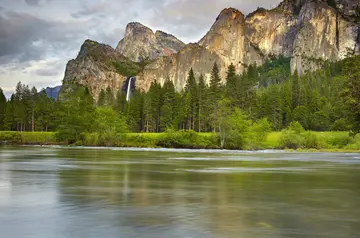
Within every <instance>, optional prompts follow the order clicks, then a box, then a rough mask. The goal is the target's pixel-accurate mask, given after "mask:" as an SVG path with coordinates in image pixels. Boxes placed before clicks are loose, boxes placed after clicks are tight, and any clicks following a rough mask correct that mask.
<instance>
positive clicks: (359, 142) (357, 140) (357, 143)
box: [345, 134, 360, 150]
mask: <svg viewBox="0 0 360 238" xmlns="http://www.w3.org/2000/svg"><path fill="white" fill-rule="evenodd" d="M345 149H349V150H360V134H357V135H356V136H355V137H354V140H353V142H352V143H351V144H348V145H347V146H346V147H345Z"/></svg>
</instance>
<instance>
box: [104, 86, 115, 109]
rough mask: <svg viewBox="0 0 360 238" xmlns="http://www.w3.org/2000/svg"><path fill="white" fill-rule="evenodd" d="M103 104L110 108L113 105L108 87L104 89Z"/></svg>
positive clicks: (112, 95) (111, 92) (112, 96)
mask: <svg viewBox="0 0 360 238" xmlns="http://www.w3.org/2000/svg"><path fill="white" fill-rule="evenodd" d="M105 104H106V106H109V107H112V106H114V105H115V97H114V93H113V91H112V89H111V88H110V87H107V88H106V93H105Z"/></svg>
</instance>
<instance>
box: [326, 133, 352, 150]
mask: <svg viewBox="0 0 360 238" xmlns="http://www.w3.org/2000/svg"><path fill="white" fill-rule="evenodd" d="M325 141H326V143H328V144H329V145H331V146H333V147H335V148H344V147H345V146H346V145H348V144H350V143H351V142H352V137H351V136H350V135H349V134H348V133H336V132H334V133H331V134H329V135H328V136H327V137H326V138H325Z"/></svg>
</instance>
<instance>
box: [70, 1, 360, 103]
mask: <svg viewBox="0 0 360 238" xmlns="http://www.w3.org/2000/svg"><path fill="white" fill-rule="evenodd" d="M359 9H360V7H359V3H358V1H354V0H333V1H328V0H327V1H326V0H320V1H314V0H285V1H283V2H281V3H280V4H279V5H278V6H277V7H276V8H273V9H270V10H267V9H264V8H258V9H257V10H255V11H254V12H252V13H250V14H248V15H247V16H245V15H244V14H243V13H242V12H240V11H239V10H237V9H235V8H225V9H223V10H222V11H221V12H220V14H219V15H218V16H217V17H216V20H215V22H214V24H213V25H212V26H211V28H210V30H209V31H208V32H207V33H206V34H205V36H204V37H202V38H201V39H200V40H199V41H198V42H197V43H190V44H187V45H185V44H184V43H183V42H181V41H180V40H178V39H177V38H176V37H175V36H173V35H171V34H168V33H165V32H162V31H156V32H155V33H154V32H153V30H151V29H150V28H148V27H146V26H144V25H142V24H141V23H135V22H132V23H129V24H128V25H127V27H126V32H125V35H124V38H123V39H122V40H120V42H119V44H118V46H117V47H116V49H113V48H111V47H110V48H111V50H110V49H109V48H108V47H105V46H102V47H103V48H104V50H105V51H107V52H108V53H109V52H112V53H110V55H113V56H114V55H116V57H120V58H122V59H123V62H125V61H126V62H128V61H134V62H140V63H142V62H144V63H143V64H142V67H141V70H138V71H137V73H136V76H137V80H136V86H137V87H138V88H139V89H140V90H143V91H147V90H148V89H149V87H150V85H151V83H152V82H155V81H156V82H159V83H161V84H163V83H164V82H165V81H166V80H169V79H170V80H171V81H173V83H174V85H175V87H176V89H177V90H178V91H180V90H182V89H183V88H184V86H185V84H186V78H187V73H188V71H189V70H190V68H193V69H194V71H195V73H196V76H199V75H200V74H203V75H204V76H205V80H206V81H207V82H209V80H210V71H211V68H212V66H213V64H214V63H215V62H217V63H218V65H219V66H220V67H219V68H220V75H221V76H222V78H223V80H224V78H225V75H226V70H227V67H228V66H229V65H230V64H231V63H233V64H234V65H235V67H236V71H237V73H242V72H244V70H246V68H247V66H249V65H251V64H256V65H261V64H262V63H263V62H264V61H265V60H266V59H267V58H268V57H270V56H280V55H282V56H286V57H290V58H291V63H290V64H291V70H292V72H294V71H297V72H298V73H299V74H302V73H304V72H307V71H311V70H316V69H318V68H320V67H321V66H322V64H323V63H324V62H326V61H337V60H341V59H343V58H345V57H347V56H348V55H349V54H359V53H360V27H359V24H358V22H359V19H360V10H359ZM79 54H80V53H79ZM100 55H101V53H100ZM105 55H106V54H105ZM110 59H112V60H114V59H113V58H111V57H110ZM75 61H77V60H75ZM80 61H81V60H80ZM105 61H108V59H106V60H105ZM98 63H99V64H100V65H101V64H102V62H101V61H100V62H98ZM96 64H97V63H96V62H95V64H93V65H92V66H94V65H95V66H96ZM90 65H91V64H90ZM90 65H88V66H89V67H90ZM85 68H86V67H85ZM85 68H84V67H82V69H81V70H80V71H82V72H84V71H86V70H85ZM90 68H91V67H90ZM96 70H98V72H97V73H98V74H104V75H105V76H104V77H96V79H97V81H98V82H97V83H96V84H97V87H94V83H93V82H89V81H92V80H91V78H93V77H92V76H91V74H90V76H87V75H86V73H82V74H80V76H81V77H82V78H81V77H80V78H81V79H80V80H77V82H79V83H80V84H85V85H86V86H88V85H90V88H91V89H92V93H93V95H94V97H97V95H98V92H99V88H102V89H104V88H105V87H111V88H113V90H118V88H119V84H121V82H123V81H124V80H120V79H117V80H116V81H117V83H116V85H115V84H114V83H113V84H109V83H108V81H112V80H113V79H111V77H110V79H109V77H107V74H108V73H109V72H116V70H113V69H112V68H111V67H110V68H104V67H97V69H96ZM66 72H69V71H68V70H67V71H66ZM70 74H75V76H76V77H72V76H73V75H70V76H69V75H67V73H65V79H66V78H78V79H79V75H78V74H77V73H76V72H75V71H74V70H73V71H72V72H70ZM118 76H119V77H120V76H123V77H124V76H133V75H121V74H119V75H118ZM99 81H100V82H99ZM64 82H65V83H66V82H67V81H66V80H64ZM102 82H103V83H102ZM94 89H95V90H94Z"/></svg>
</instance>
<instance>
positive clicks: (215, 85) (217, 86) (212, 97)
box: [209, 63, 221, 132]
mask: <svg viewBox="0 0 360 238" xmlns="http://www.w3.org/2000/svg"><path fill="white" fill-rule="evenodd" d="M220 99H221V78H220V73H219V68H218V65H217V63H214V66H213V69H212V71H211V79H210V88H209V102H210V104H209V107H210V111H212V112H213V111H214V110H215V109H216V107H217V103H218V101H219V100H220ZM211 124H212V128H213V130H214V132H215V131H216V118H212V123H211Z"/></svg>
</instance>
